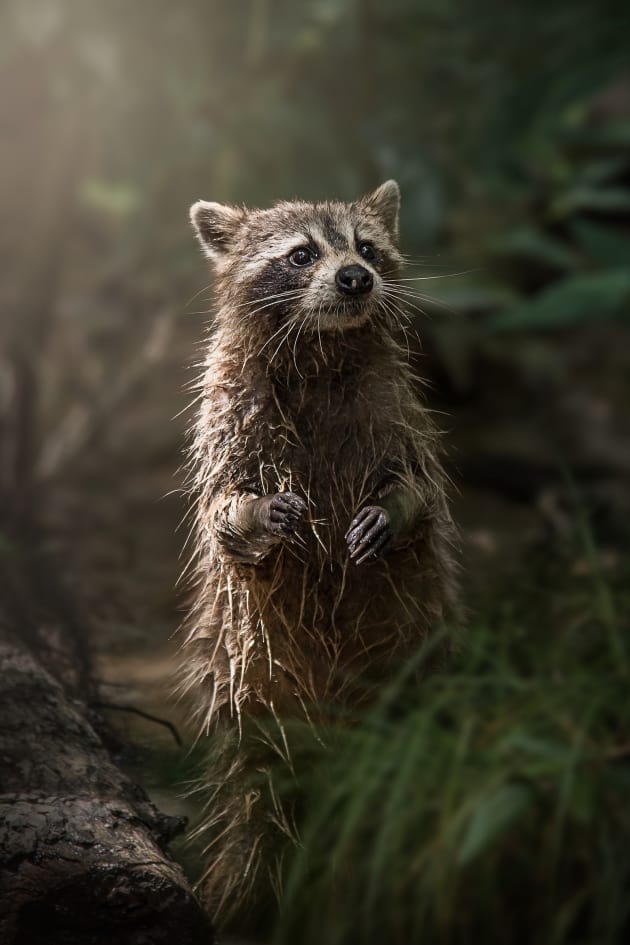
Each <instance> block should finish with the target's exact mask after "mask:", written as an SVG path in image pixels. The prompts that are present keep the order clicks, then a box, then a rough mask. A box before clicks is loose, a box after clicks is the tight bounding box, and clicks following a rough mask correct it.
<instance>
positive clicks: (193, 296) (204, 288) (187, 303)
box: [184, 282, 212, 311]
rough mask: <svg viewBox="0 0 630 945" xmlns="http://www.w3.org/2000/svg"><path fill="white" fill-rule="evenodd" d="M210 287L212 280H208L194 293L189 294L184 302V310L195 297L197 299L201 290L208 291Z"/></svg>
mask: <svg viewBox="0 0 630 945" xmlns="http://www.w3.org/2000/svg"><path fill="white" fill-rule="evenodd" d="M211 288H212V282H209V283H208V285H204V286H202V287H201V288H200V289H199V291H198V292H195V294H194V295H191V296H190V298H189V299H188V301H187V302H186V304H185V305H184V311H186V309H187V308H188V306H189V305H191V304H192V303H193V302H194V301H195V299H198V298H199V296H200V295H201V293H202V292H208V291H209V290H210V289H211Z"/></svg>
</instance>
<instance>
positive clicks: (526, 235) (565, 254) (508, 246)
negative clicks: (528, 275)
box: [490, 226, 577, 272]
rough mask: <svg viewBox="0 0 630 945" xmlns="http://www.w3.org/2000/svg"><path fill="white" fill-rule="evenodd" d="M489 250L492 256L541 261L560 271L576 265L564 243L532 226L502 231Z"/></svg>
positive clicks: (525, 262)
mask: <svg viewBox="0 0 630 945" xmlns="http://www.w3.org/2000/svg"><path fill="white" fill-rule="evenodd" d="M490 250H491V253H492V254H493V255H494V256H498V257H504V256H509V257H514V258H516V259H520V260H522V261H523V263H524V264H527V262H528V261H530V262H534V263H543V264H544V265H545V266H548V267H549V268H551V269H558V270H560V271H562V272H565V271H570V270H572V269H575V268H576V265H577V260H576V258H575V256H574V254H573V253H572V252H571V250H570V249H569V248H568V247H567V246H566V245H565V244H564V243H562V242H561V241H560V240H558V239H556V238H555V237H553V236H549V235H548V234H547V233H545V232H544V231H543V230H541V229H538V228H537V227H534V226H521V227H518V228H517V229H514V230H511V231H508V232H507V233H502V234H501V236H500V237H498V238H497V239H496V240H495V241H493V243H492V244H491V247H490Z"/></svg>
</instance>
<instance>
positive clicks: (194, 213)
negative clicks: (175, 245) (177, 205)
mask: <svg viewBox="0 0 630 945" xmlns="http://www.w3.org/2000/svg"><path fill="white" fill-rule="evenodd" d="M244 216H245V212H244V211H243V210H241V209H239V208H238V207H229V206H227V204H222V203H210V202H208V201H207V200H198V201H197V203H194V204H193V205H192V207H191V208H190V221H191V223H192V225H193V226H194V228H195V232H196V234H197V238H198V240H199V242H200V243H201V248H202V249H203V251H204V253H205V255H206V256H208V257H210V259H216V258H217V257H218V256H221V255H223V253H225V252H227V250H228V249H229V245H230V243H231V241H232V238H233V236H234V233H235V231H236V229H237V228H238V225H239V224H240V223H241V221H242V219H243V217H244Z"/></svg>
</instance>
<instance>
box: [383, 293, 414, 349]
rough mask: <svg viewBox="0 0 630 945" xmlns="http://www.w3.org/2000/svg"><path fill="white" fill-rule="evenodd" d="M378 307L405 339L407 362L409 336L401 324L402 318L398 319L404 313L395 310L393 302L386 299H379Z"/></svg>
mask: <svg viewBox="0 0 630 945" xmlns="http://www.w3.org/2000/svg"><path fill="white" fill-rule="evenodd" d="M379 305H380V306H382V309H383V311H384V312H385V313H386V314H387V315H388V317H389V318H390V320H391V321H393V323H394V325H396V327H397V328H399V329H400V331H401V332H402V333H403V336H404V338H405V345H406V348H407V360H408V361H409V359H410V357H411V348H410V345H409V335H408V334H407V328H406V326H405V325H404V324H403V321H402V318H401V317H400V316H401V315H404V314H406V313H404V312H402V311H401V310H399V309H397V308H396V307H395V306H394V304H393V302H392V301H391V300H388V299H386V298H381V299H380V300H379Z"/></svg>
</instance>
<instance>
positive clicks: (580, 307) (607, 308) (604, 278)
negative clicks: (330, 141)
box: [488, 268, 630, 331]
mask: <svg viewBox="0 0 630 945" xmlns="http://www.w3.org/2000/svg"><path fill="white" fill-rule="evenodd" d="M629 308H630V268H625V269H608V270H606V271H604V272H598V273H593V274H588V275H579V276H573V277H571V278H569V279H565V280H564V281H562V282H560V283H556V284H554V285H552V286H551V287H550V288H548V289H546V290H544V291H543V292H541V293H540V294H539V295H537V296H535V297H534V298H533V299H531V300H530V301H527V302H522V303H521V304H520V305H517V306H516V307H515V308H513V309H510V310H508V311H506V312H503V313H502V314H500V315H496V316H494V317H493V318H491V319H490V320H489V322H488V328H489V329H490V330H491V331H512V330H516V331H518V330H523V329H541V328H542V329H544V328H551V329H553V328H560V327H562V326H563V325H572V324H575V323H577V322H583V321H589V320H591V321H597V320H600V319H602V318H612V317H616V316H619V315H624V316H627V315H628V314H629Z"/></svg>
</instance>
